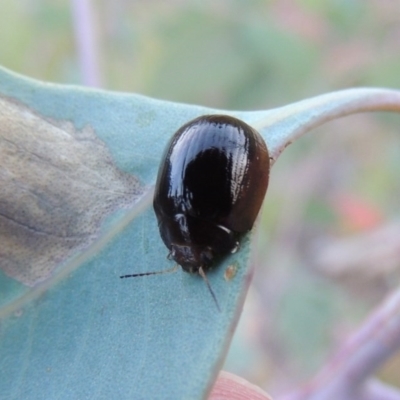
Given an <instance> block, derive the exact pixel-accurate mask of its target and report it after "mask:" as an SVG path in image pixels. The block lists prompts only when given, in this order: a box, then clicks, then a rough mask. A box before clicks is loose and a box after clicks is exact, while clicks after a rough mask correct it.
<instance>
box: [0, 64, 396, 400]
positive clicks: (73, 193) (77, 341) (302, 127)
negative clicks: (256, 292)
mask: <svg viewBox="0 0 400 400" xmlns="http://www.w3.org/2000/svg"><path fill="white" fill-rule="evenodd" d="M0 103H1V108H0V157H1V167H0V185H1V193H0V270H1V271H2V272H0V294H1V295H0V318H1V319H0V363H1V379H0V398H2V399H3V398H4V399H22V398H23V399H85V398H90V399H110V398H118V399H201V398H206V397H207V394H208V393H209V391H210V389H211V387H212V385H213V383H214V381H215V378H216V374H217V372H218V371H219V369H220V367H221V365H222V362H223V359H224V355H225V353H226V351H227V349H228V346H229V342H230V340H231V337H232V334H233V332H234V329H235V326H236V323H237V320H238V318H239V315H240V311H241V308H242V305H243V302H244V298H245V294H246V291H247V288H248V285H249V283H250V278H251V275H252V270H253V268H252V262H251V251H250V250H251V249H250V235H247V236H246V237H245V239H244V240H243V241H242V243H241V249H240V251H238V252H237V253H236V254H233V255H231V256H230V257H228V258H227V259H225V260H224V261H223V262H222V263H221V264H220V265H218V267H216V268H215V269H214V270H213V271H212V272H210V273H209V280H210V282H211V285H212V287H213V289H214V291H215V293H216V296H217V298H218V302H219V304H220V306H221V309H222V312H218V311H217V309H216V307H215V304H214V303H213V300H212V298H211V296H210V294H209V292H208V290H207V287H206V286H205V284H204V282H203V281H202V279H201V278H200V277H198V276H193V275H189V274H187V273H185V272H183V271H181V270H179V271H178V272H176V273H171V274H163V275H156V276H150V277H145V278H138V279H125V280H120V279H119V276H120V275H124V274H129V273H140V272H149V271H159V270H164V269H165V270H166V269H168V268H170V267H172V266H173V263H172V262H171V261H169V260H167V258H166V256H167V249H166V248H165V246H164V244H163V243H162V241H161V239H160V237H159V233H158V228H157V223H156V218H155V216H154V213H153V210H152V207H151V204H152V194H153V185H154V182H155V178H156V174H157V170H158V166H159V161H160V159H161V156H162V153H163V150H164V147H165V146H166V144H167V142H168V140H169V138H170V137H171V135H172V134H173V133H174V132H175V131H176V130H177V129H178V128H179V127H180V126H181V125H182V124H184V123H185V122H187V121H188V120H190V119H193V118H195V117H197V116H199V115H203V114H212V113H225V114H230V115H234V116H236V117H238V118H241V119H243V120H245V121H246V122H247V123H249V124H251V125H253V126H254V127H256V128H257V129H259V130H260V132H261V133H262V135H263V137H264V138H265V140H266V142H267V144H268V146H269V150H270V154H271V157H272V161H273V162H274V161H275V160H276V159H277V157H278V156H279V154H280V153H281V152H282V151H283V149H284V148H285V147H286V146H287V145H288V144H289V143H290V142H291V141H293V140H294V139H295V138H297V137H298V136H299V135H301V134H303V133H304V132H306V131H307V130H309V129H311V128H312V127H314V126H317V125H319V124H321V123H323V122H325V121H328V120H330V119H333V118H336V117H339V116H342V115H347V114H350V113H355V112H360V111H368V110H397V111H399V109H400V93H399V92H397V91H390V90H385V89H353V90H347V91H341V92H336V93H332V94H328V95H324V96H319V97H316V98H313V99H309V100H304V101H302V102H299V103H294V104H292V105H289V106H285V107H282V108H278V109H275V110H269V111H254V112H232V111H230V112H228V111H221V110H215V109H209V108H205V107H200V106H194V105H186V104H177V103H172V102H166V101H159V100H154V99H150V98H147V97H144V96H139V95H134V94H125V93H112V92H105V91H100V90H93V89H86V88H80V87H74V86H63V85H54V84H46V83H41V82H37V81H35V80H31V79H28V78H24V77H21V76H18V75H16V74H14V73H11V72H9V71H7V70H4V69H1V70H0ZM233 271H234V273H233Z"/></svg>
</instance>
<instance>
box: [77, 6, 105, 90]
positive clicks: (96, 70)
mask: <svg viewBox="0 0 400 400" xmlns="http://www.w3.org/2000/svg"><path fill="white" fill-rule="evenodd" d="M71 9H72V17H73V23H74V34H75V42H76V46H77V50H78V60H79V65H80V69H81V75H82V81H83V84H84V85H87V86H95V87H100V86H102V78H101V72H100V63H99V43H98V38H97V36H98V35H97V29H96V24H95V18H94V11H93V4H92V1H91V0H71Z"/></svg>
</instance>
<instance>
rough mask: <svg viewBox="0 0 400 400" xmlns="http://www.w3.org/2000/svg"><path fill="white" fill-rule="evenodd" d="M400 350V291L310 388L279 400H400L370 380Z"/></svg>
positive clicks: (341, 351) (312, 381)
mask: <svg viewBox="0 0 400 400" xmlns="http://www.w3.org/2000/svg"><path fill="white" fill-rule="evenodd" d="M399 349H400V289H398V290H397V291H396V292H395V293H393V294H392V295H391V296H389V298H388V299H387V300H386V301H384V303H383V304H382V305H381V306H380V307H379V308H378V309H377V310H375V312H373V313H372V315H370V316H369V317H368V319H367V320H366V321H365V323H364V324H363V325H362V326H361V328H360V329H359V330H358V331H357V332H356V333H355V334H354V336H353V337H352V338H350V339H349V340H348V342H347V343H346V344H345V345H344V346H343V348H342V349H341V350H340V351H339V352H338V353H337V354H336V356H335V357H333V358H332V359H331V361H330V362H329V363H328V364H327V366H326V367H325V368H323V369H322V371H321V372H320V373H319V374H317V375H316V376H315V378H314V379H312V380H311V381H310V382H309V383H308V384H307V385H305V386H304V387H302V388H300V389H299V390H296V391H294V392H292V393H290V394H289V395H286V396H283V397H281V398H279V400H306V399H307V400H328V399H341V400H355V399H362V400H372V399H374V400H379V399H382V400H383V399H385V400H400V391H398V390H396V389H394V388H389V387H388V386H384V385H383V384H381V383H379V382H377V381H371V380H368V379H369V378H370V376H371V375H372V374H373V373H374V372H375V371H376V370H377V369H378V368H379V367H380V366H381V365H382V364H383V363H384V362H385V361H386V360H387V359H388V358H389V357H390V356H392V355H393V354H394V353H395V352H396V351H398V350H399Z"/></svg>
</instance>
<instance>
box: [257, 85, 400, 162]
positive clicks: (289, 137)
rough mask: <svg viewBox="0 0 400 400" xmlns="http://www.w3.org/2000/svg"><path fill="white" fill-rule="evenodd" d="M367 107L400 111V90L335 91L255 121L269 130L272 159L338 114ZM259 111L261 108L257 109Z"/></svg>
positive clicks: (270, 113) (359, 110) (294, 104)
mask: <svg viewBox="0 0 400 400" xmlns="http://www.w3.org/2000/svg"><path fill="white" fill-rule="evenodd" d="M366 111H397V112H400V91H398V90H390V89H379V88H356V89H347V90H341V91H338V92H332V93H328V94H324V95H321V96H317V97H313V98H310V99H307V100H303V101H299V102H298V103H293V104H289V105H288V106H284V107H281V108H278V109H274V110H270V111H269V113H268V114H267V116H265V114H264V115H263V117H262V118H261V119H259V120H258V121H256V122H255V123H253V124H252V126H253V127H254V128H256V129H260V130H263V131H264V132H267V134H265V135H264V137H265V138H266V140H267V144H268V148H269V150H270V156H271V158H272V163H273V162H274V161H276V159H277V158H278V157H279V155H280V154H281V153H282V151H283V150H284V149H285V147H287V146H288V145H289V144H290V143H292V142H293V141H294V140H295V139H296V138H298V137H299V136H301V135H303V134H304V133H306V132H308V131H310V130H311V129H313V128H315V127H317V126H319V125H322V124H323V123H325V122H328V121H331V120H333V119H335V118H339V117H344V116H347V115H350V114H357V113H361V112H366ZM258 113H259V114H260V115H261V113H260V112H257V113H254V114H255V115H256V114H258Z"/></svg>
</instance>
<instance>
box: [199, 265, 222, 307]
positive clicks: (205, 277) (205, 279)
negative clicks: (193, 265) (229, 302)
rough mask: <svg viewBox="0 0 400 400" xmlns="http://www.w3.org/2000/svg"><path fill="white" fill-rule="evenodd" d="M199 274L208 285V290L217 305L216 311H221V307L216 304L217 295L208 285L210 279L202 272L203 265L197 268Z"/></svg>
mask: <svg viewBox="0 0 400 400" xmlns="http://www.w3.org/2000/svg"><path fill="white" fill-rule="evenodd" d="M199 275H200V276H201V277H202V278H203V279H204V282H205V283H206V285H207V287H208V290H209V291H210V293H211V296H212V298H213V299H214V302H215V305H216V306H217V309H218V311H219V312H221V308H220V306H219V304H218V300H217V296H216V295H215V293H214V290H212V287H211V285H210V281H209V280H208V278H207V275H206V273H205V272H204V269H203V267H200V268H199Z"/></svg>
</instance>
